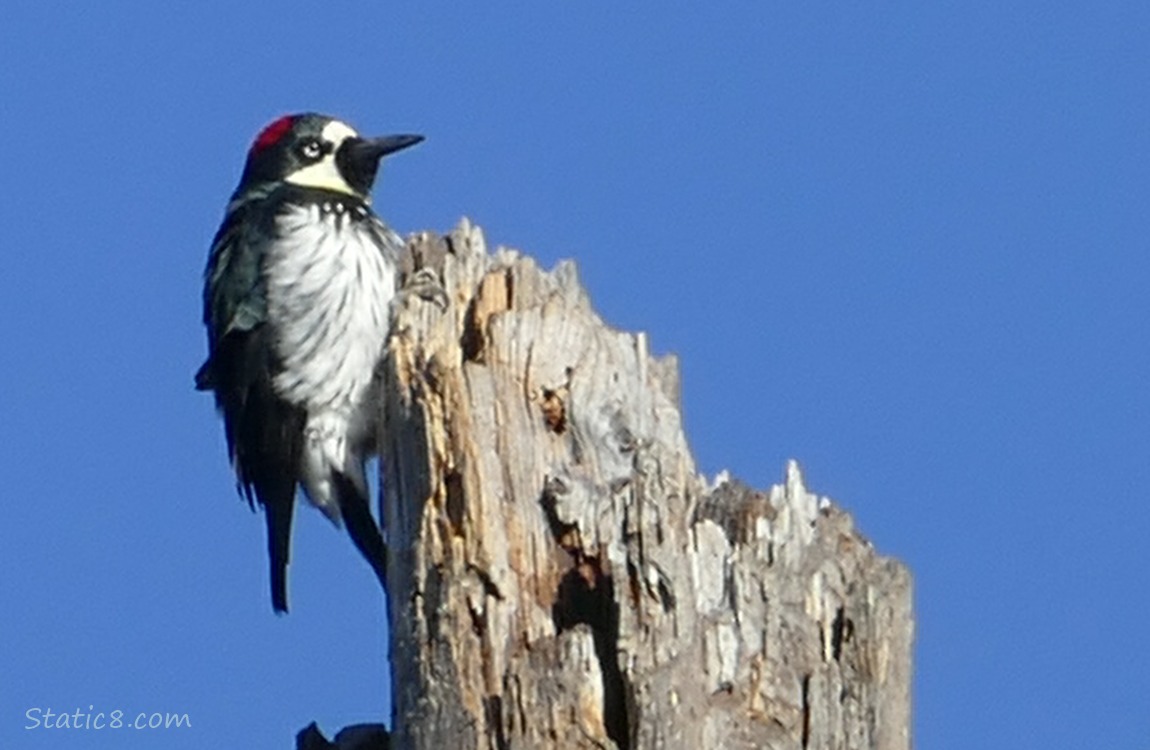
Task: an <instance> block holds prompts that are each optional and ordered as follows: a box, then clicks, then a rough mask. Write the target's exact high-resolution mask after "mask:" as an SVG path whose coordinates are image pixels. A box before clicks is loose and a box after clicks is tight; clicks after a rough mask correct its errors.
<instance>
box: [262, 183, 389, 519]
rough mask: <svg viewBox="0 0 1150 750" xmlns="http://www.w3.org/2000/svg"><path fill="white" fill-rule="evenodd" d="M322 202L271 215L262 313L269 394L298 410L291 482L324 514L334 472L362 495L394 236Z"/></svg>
mask: <svg viewBox="0 0 1150 750" xmlns="http://www.w3.org/2000/svg"><path fill="white" fill-rule="evenodd" d="M357 210H358V209H356V208H352V209H347V210H345V209H343V207H342V206H340V210H338V211H336V210H335V205H334V204H327V205H326V206H316V205H313V206H296V207H292V208H290V209H288V210H287V211H286V212H285V213H283V214H281V215H280V216H279V217H278V219H277V223H276V230H277V231H276V239H275V240H274V241H273V242H272V243H271V245H270V247H269V248H268V252H267V254H266V256H265V267H264V269H265V274H266V279H267V302H268V318H269V320H270V321H271V323H272V325H273V326H274V330H275V332H276V336H275V340H274V346H275V350H276V354H277V355H278V356H279V358H280V361H281V364H282V366H283V371H282V372H280V373H279V374H278V375H277V376H276V378H275V380H274V383H273V385H274V387H275V389H276V391H277V393H279V394H280V396H282V397H283V398H284V399H286V400H287V401H289V402H291V403H293V404H297V405H300V406H303V407H304V408H305V410H306V411H307V415H308V416H307V426H306V428H305V436H304V437H305V439H304V446H303V461H302V465H301V467H300V468H301V479H302V480H303V484H304V488H305V490H306V494H307V495H308V498H309V499H310V500H311V501H312V503H314V504H315V505H316V506H317V507H318V508H320V510H322V511H323V512H324V513H325V514H326V515H327V516H328V517H329V518H331V519H332V520H333V521H337V522H338V519H339V508H338V503H337V500H336V496H335V491H334V488H333V487H332V484H331V475H332V471H333V470H338V471H340V472H343V473H344V474H345V475H347V476H348V477H349V478H351V479H352V481H354V482H355V483H356V484H357V485H359V489H360V490H361V491H363V492H364V494H366V491H367V487H366V478H365V477H364V473H363V462H364V459H365V455H364V454H365V446H366V445H367V443H369V442H370V440H371V438H372V436H373V435H374V432H375V424H374V423H375V419H374V414H375V404H374V399H373V398H372V394H373V391H374V389H375V388H376V386H377V381H376V377H375V369H376V365H377V363H378V362H379V360H380V358H381V357H382V355H383V348H384V346H385V343H386V340H387V333H388V330H387V329H388V309H389V306H390V304H391V300H392V298H393V297H394V296H395V276H396V256H397V255H398V251H399V247H400V240H399V238H398V236H396V235H395V233H394V232H392V231H391V230H389V229H387V228H386V227H384V226H383V225H382V224H380V223H376V222H375V220H374V219H360V220H356V218H355V217H354V216H352V215H351V212H354V211H357Z"/></svg>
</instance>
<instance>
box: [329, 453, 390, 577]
mask: <svg viewBox="0 0 1150 750" xmlns="http://www.w3.org/2000/svg"><path fill="white" fill-rule="evenodd" d="M335 488H336V493H337V494H338V495H339V509H340V512H341V513H342V514H343V521H344V523H345V524H347V533H348V534H350V535H351V541H352V542H354V543H355V546H356V549H358V550H359V552H360V554H361V555H363V557H364V559H365V560H367V562H368V564H369V565H370V566H371V569H372V570H373V571H375V577H376V578H378V579H379V585H380V587H381V588H382V589H383V591H384V593H385V594H386V593H387V545H386V544H384V542H383V534H381V533H380V531H379V526H378V525H377V524H376V522H375V518H374V517H373V516H372V515H371V504H370V501H369V500H368V499H367V497H366V496H365V495H363V493H361V492H360V491H359V489H358V488H357V487H356V486H355V483H354V482H352V481H351V479H349V478H348V477H347V476H345V475H343V474H341V473H339V472H335Z"/></svg>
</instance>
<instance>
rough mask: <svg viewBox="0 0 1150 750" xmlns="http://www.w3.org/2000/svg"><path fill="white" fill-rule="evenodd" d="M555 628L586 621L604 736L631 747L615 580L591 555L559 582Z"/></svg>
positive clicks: (560, 629)
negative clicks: (619, 650)
mask: <svg viewBox="0 0 1150 750" xmlns="http://www.w3.org/2000/svg"><path fill="white" fill-rule="evenodd" d="M551 616H552V618H553V619H554V621H555V629H556V630H557V631H558V632H560V633H562V632H564V631H566V630H570V629H571V628H573V627H575V626H576V625H587V626H588V627H590V628H591V636H592V639H593V640H594V643H595V657H596V659H597V660H598V661H599V671H600V673H601V674H602V676H603V724H604V727H605V729H606V730H607V736H608V737H610V738H611V739H612V740H614V742H615V744H616V745H617V746H618V748H619V750H631V746H632V745H631V735H632V732H631V720H630V714H631V708H630V706H629V703H631V702H632V700H633V699H632V698H630V696H629V695H628V692H627V684H626V680H625V678H624V677H623V672H622V670H621V669H620V668H619V655H618V653H617V644H618V642H619V605H618V604H617V603H616V602H615V584H614V582H613V581H612V579H611V576H609V575H605V574H604V573H603V571H602V569H601V568H600V566H599V561H598V560H596V559H595V558H585V559H584V560H583V561H582V563H581V564H580V565H577V566H576V567H574V568H572V569H571V570H569V571H567V574H566V575H564V576H563V580H562V581H561V582H560V583H559V591H558V592H557V594H556V598H555V604H554V605H553V606H552V609H551Z"/></svg>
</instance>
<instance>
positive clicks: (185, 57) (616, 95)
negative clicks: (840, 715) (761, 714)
mask: <svg viewBox="0 0 1150 750" xmlns="http://www.w3.org/2000/svg"><path fill="white" fill-rule="evenodd" d="M368 5H369V4H366V3H347V2H332V3H326V4H317V3H300V2H295V1H294V0H288V1H286V2H279V3H274V4H273V3H246V4H236V3H223V2H218V1H217V0H207V1H204V2H199V3H171V4H160V3H145V2H116V1H115V0H113V1H112V2H108V3H102V4H96V3H75V2H74V3H66V2H51V1H41V2H29V1H27V0H8V2H7V3H6V5H5V11H4V19H3V22H2V23H0V102H2V104H0V109H2V111H3V114H4V116H3V117H0V142H2V143H3V144H4V146H5V148H4V159H3V166H2V168H0V196H2V198H3V200H0V227H3V230H4V231H3V238H2V239H0V247H2V252H3V256H2V257H3V271H0V336H2V338H0V341H2V342H3V350H4V352H5V355H4V366H3V367H2V368H0V405H2V414H3V417H2V418H0V449H2V450H0V478H2V480H3V482H2V484H3V487H4V495H5V497H6V503H5V520H4V522H3V524H0V571H3V572H2V573H0V602H2V603H3V606H2V607H0V644H3V645H2V646H0V746H4V747H21V748H116V749H117V750H121V749H122V750H127V749H128V748H137V747H138V748H152V747H164V748H203V747H212V746H221V745H229V746H244V747H267V748H285V747H290V746H291V737H292V735H293V734H294V732H295V731H296V730H297V729H299V728H300V727H302V726H303V725H304V724H306V723H307V722H308V721H310V720H312V719H316V720H318V721H319V722H320V724H321V726H322V727H324V728H325V729H327V730H329V731H331V730H334V729H336V728H338V727H339V726H342V725H344V724H347V723H351V722H357V721H371V720H376V719H378V718H379V717H381V716H384V715H385V714H386V713H387V711H388V700H389V699H388V695H387V684H386V676H385V673H384V663H385V658H386V644H385V633H384V630H383V616H382V612H381V610H380V608H379V607H376V606H374V605H372V602H373V597H376V596H377V594H376V589H375V585H374V582H373V579H372V576H371V575H370V573H369V571H368V569H367V567H366V566H365V565H363V563H362V562H361V561H360V560H359V559H358V558H357V555H356V553H355V551H354V550H353V548H352V546H351V545H350V544H349V543H347V541H346V539H345V538H344V537H343V536H341V535H339V534H337V533H336V532H334V531H333V530H332V529H331V528H330V527H329V526H328V525H327V522H326V521H325V520H324V519H322V518H321V517H320V516H319V514H318V513H315V512H314V511H311V510H310V509H306V508H305V509H304V512H302V513H300V514H299V515H298V521H297V525H296V533H295V545H294V555H293V565H292V568H291V581H290V586H291V601H292V606H293V612H292V613H291V615H289V616H288V617H284V618H276V617H274V616H273V615H272V613H271V608H270V605H269V603H268V596H267V591H266V588H267V586H266V570H265V559H264V554H265V553H264V546H263V545H264V541H263V534H264V531H263V524H262V522H261V520H260V519H259V518H258V517H257V516H254V515H252V514H251V513H249V512H248V511H247V509H246V507H245V506H244V505H243V504H242V503H241V502H240V501H239V500H238V499H237V497H236V495H235V493H234V491H233V487H232V479H231V476H230V473H229V469H228V466H227V463H226V460H225V456H224V448H223V438H222V434H221V433H222V431H221V428H220V425H219V423H218V420H217V418H216V416H215V414H214V413H213V409H212V407H211V404H210V400H209V399H208V398H207V397H205V396H204V395H203V394H198V393H196V392H194V391H193V390H192V387H191V386H192V373H193V372H194V371H195V369H196V367H197V366H198V365H199V363H200V361H201V359H202V357H203V353H204V346H205V344H204V337H203V333H202V330H201V327H200V323H199V316H200V309H199V304H200V303H199V294H200V273H201V270H202V267H203V263H204V260H205V258H206V253H207V247H208V243H209V242H210V240H211V237H212V234H213V233H214V231H215V228H216V226H217V224H218V222H219V220H220V218H221V215H222V210H223V206H224V202H225V200H226V198H227V196H228V194H229V193H230V191H231V190H232V189H233V187H234V185H235V182H236V180H237V179H238V176H239V171H240V169H241V166H242V159H243V155H244V152H245V150H246V148H247V145H248V143H249V141H250V139H251V138H252V137H253V136H254V134H255V133H256V132H257V130H258V129H259V128H260V127H261V126H262V125H264V124H265V123H266V122H268V121H270V120H271V119H273V118H274V117H276V116H278V115H280V114H283V113H285V112H291V111H298V110H318V111H322V112H328V113H332V114H337V115H340V116H342V117H343V118H345V119H347V120H348V121H350V122H352V123H353V124H355V125H357V126H358V127H359V128H360V130H361V131H363V132H366V133H373V134H374V133H381V134H382V133H390V132H409V131H412V132H419V133H424V134H425V135H427V137H428V140H427V142H426V143H424V144H422V145H421V146H419V147H418V148H415V149H412V150H410V151H407V152H404V153H403V154H400V155H397V156H396V157H395V158H394V159H391V160H389V161H388V163H387V164H386V166H385V169H384V170H383V174H382V181H381V184H380V186H379V188H378V189H377V193H376V195H377V201H376V202H377V207H378V208H379V210H380V212H381V213H382V214H383V215H384V216H385V217H386V218H387V219H388V220H389V221H390V222H391V223H392V224H393V225H394V226H396V227H397V228H398V229H399V230H400V231H402V232H409V231H414V230H420V229H436V230H446V229H449V228H450V227H452V226H454V225H455V223H456V222H457V221H458V219H459V218H460V216H462V215H465V214H466V215H468V216H470V217H471V218H472V219H473V220H474V221H475V222H476V223H478V224H480V225H481V226H483V227H484V228H485V229H486V231H487V236H488V241H489V242H490V243H491V244H492V245H495V244H508V245H512V246H516V247H519V248H521V249H523V250H525V251H527V252H529V253H531V254H532V255H534V256H536V257H537V258H538V259H540V261H541V262H542V263H543V264H544V265H551V264H553V263H554V262H556V261H557V260H559V259H561V258H568V257H571V258H575V259H576V260H577V261H578V264H579V268H580V271H581V274H582V276H583V278H584V281H585V283H586V284H587V286H588V288H589V290H590V293H591V297H592V299H593V301H594V304H595V305H596V307H597V309H598V310H599V311H600V312H601V313H602V315H603V316H604V317H605V319H606V320H607V321H608V322H610V323H611V324H613V325H615V326H618V327H621V328H625V329H632V330H638V329H641V330H646V331H648V332H649V334H650V337H651V342H652V346H653V348H655V349H656V350H658V351H674V352H677V353H678V354H679V355H680V356H681V358H682V362H683V378H684V380H683V408H684V413H685V418H686V424H687V428H688V432H689V438H690V441H691V444H692V445H693V447H694V449H695V451H696V453H697V457H698V460H699V463H700V466H701V468H702V469H703V470H704V471H706V472H708V473H714V472H716V471H718V470H720V469H722V468H729V469H731V470H732V471H733V472H734V473H735V474H737V475H739V476H741V477H742V478H744V479H746V480H747V481H750V482H751V483H754V484H757V485H760V486H766V485H768V484H770V483H772V482H775V481H779V480H780V478H781V476H782V471H783V464H784V462H785V460H786V459H787V458H791V457H793V458H796V459H798V460H799V461H800V463H801V464H802V466H803V468H804V470H805V472H806V477H807V481H808V484H809V485H810V486H811V487H812V488H813V489H814V490H815V491H817V492H820V493H822V494H827V495H830V496H832V497H833V498H835V499H836V500H837V501H838V502H839V503H840V504H842V505H843V506H845V507H846V508H848V509H849V510H850V511H851V512H852V513H853V514H854V515H855V517H856V519H857V522H858V524H859V526H860V527H861V528H862V530H863V531H864V532H865V533H866V534H867V535H868V536H870V538H871V539H873V540H874V542H875V544H876V545H877V547H878V548H879V549H880V550H882V551H883V552H885V553H888V554H891V555H894V556H897V557H899V558H901V559H902V560H904V561H906V562H907V563H908V564H909V565H910V567H911V569H912V570H913V572H914V575H915V584H916V606H917V615H918V641H917V646H916V653H915V688H914V700H915V706H914V716H915V725H914V734H915V737H916V740H917V743H916V744H917V746H918V747H920V748H930V749H931V750H935V749H938V748H956V749H957V748H1020V747H1044V748H1084V747H1099V748H1108V749H1109V748H1145V747H1147V746H1148V743H1150V656H1148V655H1147V649H1146V648H1145V645H1144V644H1145V622H1146V620H1147V617H1148V615H1150V605H1148V601H1147V599H1148V593H1150V590H1148V589H1150V586H1148V584H1147V579H1146V572H1147V570H1148V569H1150V553H1148V552H1147V546H1146V539H1147V536H1148V532H1150V509H1148V503H1147V499H1148V498H1147V493H1148V488H1150V440H1148V431H1147V421H1148V418H1150V349H1148V346H1147V337H1146V321H1147V320H1148V319H1150V303H1148V301H1147V299H1148V298H1147V294H1146V289H1147V287H1148V286H1150V254H1148V252H1147V250H1148V249H1150V248H1148V246H1150V239H1148V238H1150V226H1148V223H1150V222H1148V220H1147V216H1148V215H1150V214H1148V210H1147V207H1148V206H1150V189H1148V185H1150V181H1148V179H1147V177H1148V175H1150V153H1148V146H1147V144H1148V134H1150V104H1148V102H1150V57H1148V56H1147V54H1146V43H1147V41H1146V40H1147V39H1148V38H1150V5H1147V4H1145V3H1136V2H1096V3H1089V4H1087V3H1065V2H1057V1H1055V2H1043V3H1037V2H1029V3H1025V2H1024V3H1013V4H1004V3H994V2H977V1H971V0H968V1H967V2H962V3H957V2H938V3H926V4H924V3H893V4H892V3H877V4H876V3H866V4H854V3H851V4H847V3H838V4H835V3H820V2H815V3H786V4H782V3H766V2H761V1H760V2H730V3H722V4H703V3H695V4H688V3H677V2H663V3H659V4H654V3H636V4H632V5H633V7H628V8H621V7H617V4H606V3H598V4H596V3H527V2H520V3H499V4H493V6H495V7H490V8H486V9H484V8H465V7H462V6H457V5H452V4H447V3H443V2H430V3H418V4H416V3H408V4H402V5H401V4H397V3H377V4H371V7H368ZM718 5H722V6H723V9H718V8H717V7H715V6H718ZM1007 6H1010V7H1007ZM88 706H93V707H94V708H93V710H94V711H101V710H103V711H111V710H116V709H120V710H123V711H125V713H126V715H127V716H129V717H131V716H134V715H135V714H136V713H139V712H146V713H152V712H176V713H187V714H188V715H189V717H190V718H191V721H192V728H191V729H185V730H168V731H166V732H165V731H152V732H148V731H143V732H140V731H128V730H121V731H119V732H113V731H110V730H106V731H102V732H101V731H93V730H79V731H75V730H73V731H71V732H65V731H63V730H54V731H44V730H29V729H25V726H26V725H27V724H28V723H29V722H28V720H27V719H26V711H27V710H29V709H33V708H39V709H52V710H54V711H57V712H62V711H63V712H72V711H75V710H76V709H81V710H87V707H88Z"/></svg>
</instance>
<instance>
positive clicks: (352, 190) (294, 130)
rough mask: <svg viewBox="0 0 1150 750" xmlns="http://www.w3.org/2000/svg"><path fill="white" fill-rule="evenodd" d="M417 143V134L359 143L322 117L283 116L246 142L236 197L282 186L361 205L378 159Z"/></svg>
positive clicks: (349, 130)
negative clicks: (353, 199)
mask: <svg viewBox="0 0 1150 750" xmlns="http://www.w3.org/2000/svg"><path fill="white" fill-rule="evenodd" d="M422 140H423V136H421V135H388V136H383V137H382V138H362V137H360V135H359V134H358V133H356V132H355V130H353V129H352V128H351V127H350V126H349V125H347V124H346V123H343V122H340V121H339V120H336V119H335V118H332V117H327V116H326V115H317V114H313V113H307V114H298V115H286V116H284V117H281V118H279V119H278V120H276V121H275V122H273V123H271V124H270V125H268V126H267V127H265V128H264V129H263V130H261V131H260V133H259V135H257V136H256V139H255V141H253V142H252V146H251V148H250V149H249V150H248V160H247V164H246V165H245V167H244V174H243V177H242V178H240V187H239V190H238V191H237V193H243V192H245V191H246V190H248V189H251V188H255V187H256V186H260V185H269V184H276V183H288V184H292V185H298V186H300V187H306V188H318V189H321V190H331V191H334V192H337V193H344V194H347V195H351V196H354V197H356V198H359V199H361V200H364V201H367V199H368V194H369V193H370V192H371V186H372V183H374V182H375V174H376V172H377V171H378V169H379V161H380V159H382V158H383V157H384V156H386V155H387V154H390V153H393V152H395V151H399V150H400V149H404V148H407V147H408V146H414V145H415V144H417V143H419V142H420V141H422Z"/></svg>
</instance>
